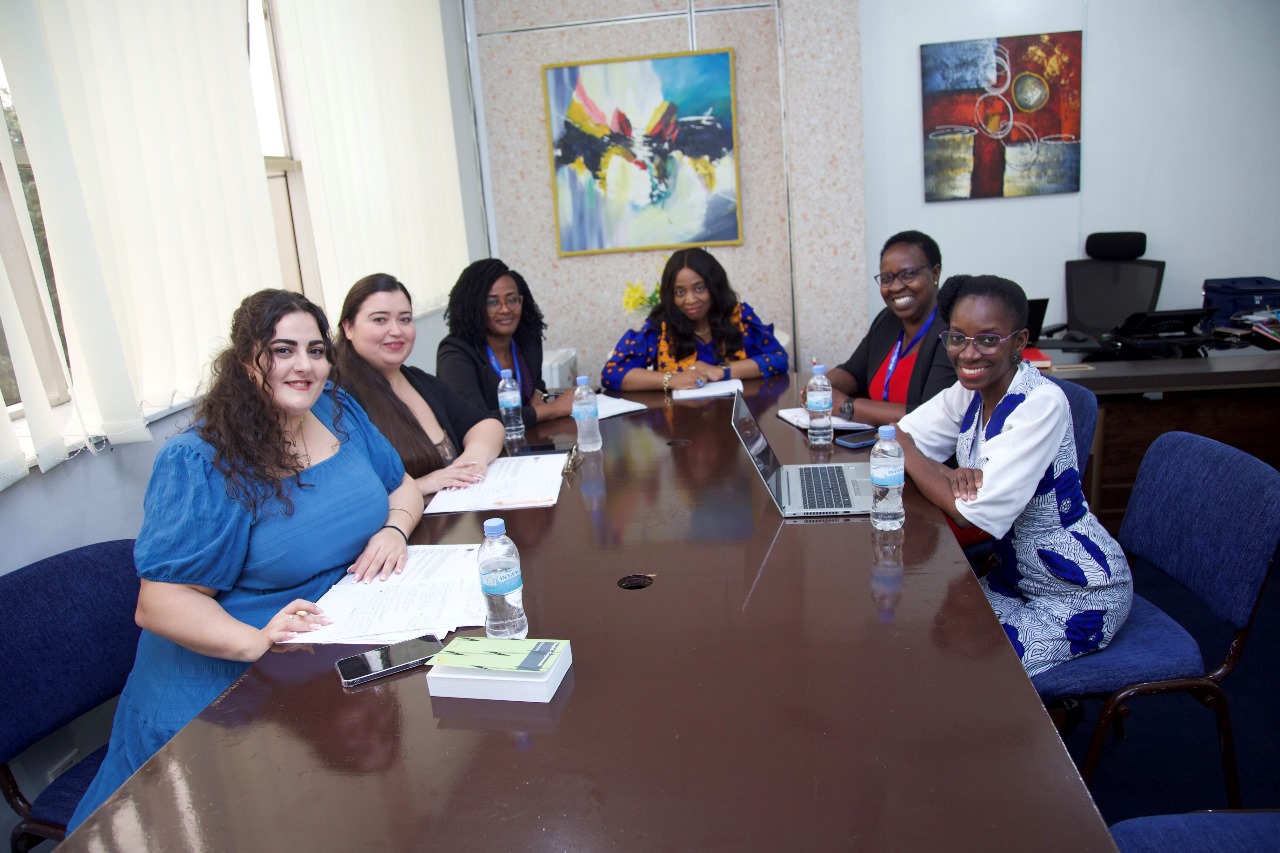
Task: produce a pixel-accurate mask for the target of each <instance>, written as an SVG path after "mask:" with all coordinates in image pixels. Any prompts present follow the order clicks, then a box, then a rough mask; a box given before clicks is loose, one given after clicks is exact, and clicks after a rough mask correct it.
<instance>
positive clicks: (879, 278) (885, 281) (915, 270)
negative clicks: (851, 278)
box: [872, 266, 928, 287]
mask: <svg viewBox="0 0 1280 853" xmlns="http://www.w3.org/2000/svg"><path fill="white" fill-rule="evenodd" d="M927 269H928V267H927V266H924V267H907V268H906V269H902V270H898V271H897V272H882V273H880V275H875V276H872V279H874V280H875V281H876V282H877V283H878V284H879V285H880V286H881V287H888V286H889V285H891V284H893V280H894V279H897V280H898V281H900V282H902V283H903V284H908V283H910V282H913V281H915V280H916V276H918V275H920V273H922V272H924V271H925V270H927Z"/></svg>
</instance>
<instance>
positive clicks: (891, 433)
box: [876, 424, 898, 439]
mask: <svg viewBox="0 0 1280 853" xmlns="http://www.w3.org/2000/svg"><path fill="white" fill-rule="evenodd" d="M876 434H877V435H879V436H880V437H881V438H884V439H896V438H897V437H898V428H897V427H896V426H894V425H893V424H885V425H884V426H882V427H880V429H879V431H878V432H877V433H876Z"/></svg>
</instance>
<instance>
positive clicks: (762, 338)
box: [738, 302, 787, 376]
mask: <svg viewBox="0 0 1280 853" xmlns="http://www.w3.org/2000/svg"><path fill="white" fill-rule="evenodd" d="M738 304H739V305H740V306H742V325H743V327H744V329H745V331H746V334H745V336H744V337H745V340H744V341H743V349H744V350H745V351H746V353H747V358H749V359H751V360H752V361H754V362H755V363H756V364H758V365H760V375H761V376H774V375H776V374H779V373H786V372H787V351H786V350H785V349H783V348H782V344H780V343H778V339H777V338H775V337H774V336H773V324H772V323H766V322H764V321H763V320H761V319H760V317H759V315H758V314H756V312H755V310H754V309H752V307H751V306H750V305H748V304H747V303H745V302H739V303H738Z"/></svg>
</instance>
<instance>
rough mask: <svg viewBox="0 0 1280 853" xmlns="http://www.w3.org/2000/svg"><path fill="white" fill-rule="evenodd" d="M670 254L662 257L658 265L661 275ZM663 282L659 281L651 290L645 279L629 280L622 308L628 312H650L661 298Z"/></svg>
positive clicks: (623, 293)
mask: <svg viewBox="0 0 1280 853" xmlns="http://www.w3.org/2000/svg"><path fill="white" fill-rule="evenodd" d="M669 259H670V255H668V256H667V257H665V258H663V259H662V263H661V264H660V265H659V266H658V275H659V277H661V275H662V268H663V267H665V266H666V264H667V261H668V260H669ZM661 289H662V282H661V281H659V282H658V283H657V284H655V285H654V286H653V289H652V290H650V289H648V288H647V287H646V286H645V283H644V282H643V281H629V282H627V286H626V289H625V290H623V291H622V310H623V311H625V312H627V313H628V314H631V313H634V312H636V311H643V312H644V313H645V314H648V313H649V312H650V311H652V310H653V307H654V306H655V305H657V304H658V302H659V300H660V298H661V297H660V295H659V294H660V292H661Z"/></svg>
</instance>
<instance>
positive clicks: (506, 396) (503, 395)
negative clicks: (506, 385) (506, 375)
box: [498, 391, 520, 409]
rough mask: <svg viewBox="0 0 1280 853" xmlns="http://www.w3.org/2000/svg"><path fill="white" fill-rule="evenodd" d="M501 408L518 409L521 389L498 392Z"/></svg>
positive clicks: (499, 406)
mask: <svg viewBox="0 0 1280 853" xmlns="http://www.w3.org/2000/svg"><path fill="white" fill-rule="evenodd" d="M498 408H499V409H518V408H520V392H519V391H502V392H499V394H498Z"/></svg>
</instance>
